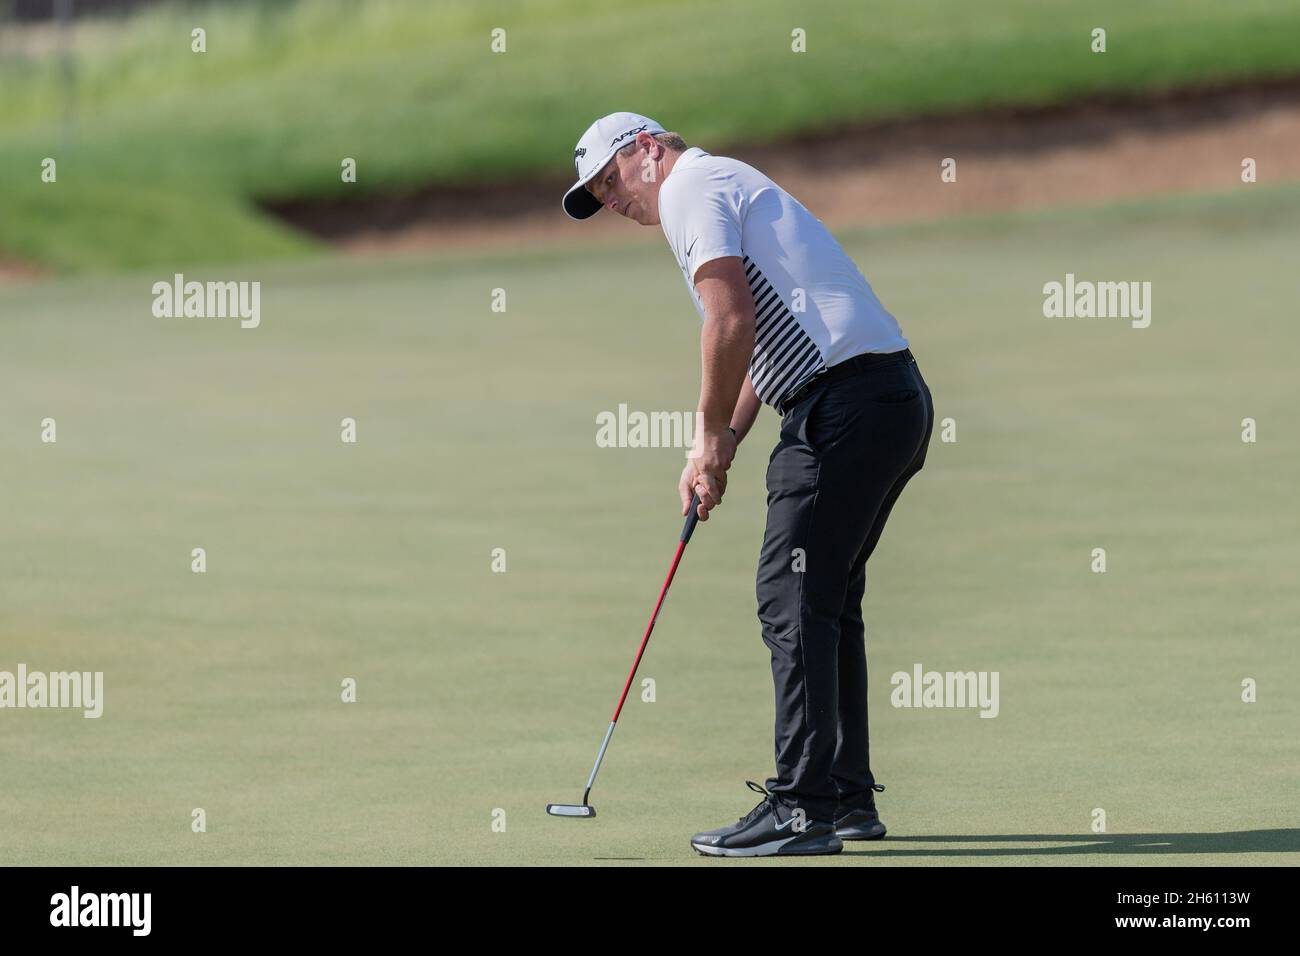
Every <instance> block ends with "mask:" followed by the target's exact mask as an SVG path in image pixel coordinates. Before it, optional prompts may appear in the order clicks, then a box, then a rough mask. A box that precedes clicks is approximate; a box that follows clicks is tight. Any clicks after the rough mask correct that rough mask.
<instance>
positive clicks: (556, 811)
mask: <svg viewBox="0 0 1300 956" xmlns="http://www.w3.org/2000/svg"><path fill="white" fill-rule="evenodd" d="M546 812H547V813H549V814H550V815H551V816H553V817H589V818H590V817H594V816H595V815H596V808H595V807H593V806H591V805H590V804H586V803H583V804H576V803H548V804H547V805H546Z"/></svg>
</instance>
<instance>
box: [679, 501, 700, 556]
mask: <svg viewBox="0 0 1300 956" xmlns="http://www.w3.org/2000/svg"><path fill="white" fill-rule="evenodd" d="M699 507H700V493H699V492H698V491H697V492H696V493H695V496H694V497H693V498H691V509H690V511H689V512H687V514H686V524H684V525H682V536H681V539H680V540H681V542H682V544H685V543H686V542H687V541H690V540H691V535H692V534H693V533H694V532H695V526H696V525H697V524H699V523H700V513H699V511H698V510H696V509H698V508H699Z"/></svg>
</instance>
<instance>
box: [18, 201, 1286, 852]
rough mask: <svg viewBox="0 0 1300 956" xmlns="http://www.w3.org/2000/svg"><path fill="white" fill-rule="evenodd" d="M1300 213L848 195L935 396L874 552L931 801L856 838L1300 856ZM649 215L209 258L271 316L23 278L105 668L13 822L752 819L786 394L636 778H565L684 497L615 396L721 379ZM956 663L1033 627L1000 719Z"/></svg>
mask: <svg viewBox="0 0 1300 956" xmlns="http://www.w3.org/2000/svg"><path fill="white" fill-rule="evenodd" d="M1298 222H1300V192H1297V191H1296V190H1295V189H1271V190H1268V189H1265V188H1264V187H1255V186H1249V187H1247V186H1243V187H1240V190H1239V191H1238V192H1236V193H1232V194H1228V195H1225V196H1219V197H1208V198H1202V199H1194V200H1180V201H1171V202H1160V203H1146V204H1139V205H1132V206H1126V207H1114V208H1109V209H1106V210H1100V211H1094V212H1078V211H1061V212H1054V213H1051V214H1037V215H1033V216H1021V217H1014V218H1000V219H988V220H976V221H971V222H966V223H958V224H946V225H943V226H933V227H912V228H908V229H898V230H883V229H882V230H869V231H861V232H857V233H847V234H844V236H843V238H844V240H845V244H846V246H847V248H848V249H849V251H850V252H851V253H852V254H853V255H854V256H855V258H856V259H857V261H858V262H859V263H860V265H861V266H862V268H863V270H864V272H865V273H866V275H867V277H868V278H869V279H870V280H871V281H872V283H873V285H874V286H875V288H876V290H877V292H878V293H879V295H880V296H881V298H882V300H883V301H884V303H885V304H886V306H887V307H889V308H890V309H891V310H892V311H893V312H894V313H895V314H896V315H897V316H898V318H899V320H900V322H901V323H902V325H903V329H904V332H905V333H906V334H907V335H908V336H909V337H910V339H911V345H912V349H913V351H914V353H915V354H916V355H917V357H918V361H919V364H920V366H921V368H922V370H923V372H924V374H925V375H926V377H927V379H928V380H929V383H930V386H931V388H932V390H933V393H934V398H935V403H936V417H937V418H938V419H939V420H940V425H937V426H936V434H935V436H934V441H933V443H932V446H931V449H930V454H929V461H928V463H927V466H926V468H925V470H924V471H923V472H921V474H920V475H919V476H918V477H917V478H916V479H914V481H913V483H912V484H911V485H910V486H909V488H908V490H907V492H906V493H905V495H904V496H903V498H902V500H901V503H900V504H899V506H898V508H897V509H896V510H895V513H894V516H893V518H892V519H891V522H890V525H889V527H888V529H887V530H886V533H885V536H884V538H883V540H882V542H881V545H880V547H879V549H878V551H877V553H876V555H875V557H874V558H873V560H872V563H871V564H870V565H869V566H868V590H867V599H866V604H865V610H866V618H867V622H868V637H867V640H868V660H869V664H870V668H871V675H870V687H871V697H872V704H871V708H872V709H871V718H872V740H873V751H872V753H873V770H874V771H875V774H876V777H877V779H878V780H879V781H880V782H881V783H884V784H885V785H886V787H887V790H886V791H885V792H884V793H883V794H880V795H878V797H877V801H878V805H879V807H880V811H881V816H882V818H883V819H884V821H885V822H886V824H887V825H888V826H889V829H890V834H889V836H888V837H887V838H886V839H885V840H884V841H881V842H874V843H866V844H849V845H848V847H847V849H846V852H845V853H843V854H841V855H839V856H836V857H829V858H824V859H823V860H822V861H820V862H819V863H818V865H854V864H866V865H883V864H923V865H930V864H951V863H957V864H979V865H1008V864H1009V865H1022V864H1045V865H1085V866H1086V865H1115V864H1118V865H1149V864H1192V865H1205V866H1210V865H1216V866H1222V865H1247V864H1248V865H1282V864H1287V865H1295V864H1297V863H1300V829H1297V828H1296V824H1295V799H1294V797H1295V793H1296V788H1297V783H1298V782H1300V779H1298V778H1300V742H1298V738H1297V735H1296V732H1295V731H1296V728H1297V726H1300V698H1298V697H1297V694H1296V690H1295V688H1296V687H1297V686H1298V685H1300V652H1298V651H1297V645H1296V640H1295V622H1296V620H1297V619H1298V618H1300V596H1298V595H1297V591H1296V588H1295V567H1296V564H1297V558H1298V557H1300V555H1298V553H1297V543H1296V530H1297V529H1296V508H1295V492H1294V486H1295V476H1296V475H1297V473H1300V445H1298V443H1297V436H1296V426H1295V415H1294V410H1293V408H1292V405H1293V399H1294V381H1295V372H1294V364H1295V357H1296V354H1297V347H1298V346H1300V331H1298V330H1297V325H1296V320H1295V301H1296V293H1297V273H1296V270H1295V267H1294V260H1295V252H1296V249H1297V244H1298V242H1300V226H1297V223H1298ZM628 236H629V240H628V242H627V243H626V244H609V245H604V246H599V245H593V246H591V247H586V248H552V249H549V250H545V251H532V252H519V253H516V254H499V255H493V256H490V257H479V258H470V257H461V258H449V259H443V260H441V261H438V260H434V259H432V258H428V257H421V256H414V255H408V256H405V257H399V258H391V259H386V260H377V259H353V260H339V259H328V260H310V261H306V262H296V263H279V264H275V265H268V266H262V265H247V266H244V267H229V268H224V269H222V270H220V271H210V272H206V273H202V274H200V273H198V272H194V273H192V274H191V273H187V274H186V277H187V278H192V279H199V280H206V279H222V280H257V281H260V282H262V298H261V312H262V315H261V325H260V327H259V328H256V329H240V328H239V326H238V322H237V320H234V319H199V318H161V319H160V318H155V317H154V316H153V315H152V314H151V311H150V306H151V302H152V294H151V292H150V287H151V285H152V284H153V283H154V282H155V281H159V280H168V279H170V274H169V273H166V272H160V273H158V274H154V273H148V274H143V273H136V274H134V275H130V276H124V277H115V278H104V279H89V278H87V279H80V280H69V281H63V282H58V283H49V284H39V285H32V286H20V287H8V288H0V329H2V331H3V341H4V348H3V350H2V351H0V410H2V411H0V473H2V474H3V476H4V487H5V490H6V494H5V499H6V500H5V505H4V508H3V509H2V510H0V541H3V542H4V547H3V548H0V572H3V573H0V582H2V583H0V671H14V670H15V669H16V668H17V665H18V664H19V663H22V664H25V665H26V666H27V668H28V669H30V670H40V671H63V670H78V671H102V672H103V673H104V683H105V688H104V702H103V707H104V712H103V715H102V716H101V717H100V718H98V719H85V718H83V717H82V715H81V713H80V711H72V710H53V709H46V710H33V709H22V710H17V709H15V710H10V709H4V710H0V767H2V768H3V772H0V805H2V806H4V807H5V813H4V814H2V815H0V860H3V862H5V863H9V864H85V865H109V864H114V865H117V864H128V865H130V864H181V865H187V864H249V863H266V864H391V863H397V864H424V863H459V864H472V863H481V864H490V865H498V864H500V865H517V864H518V865H533V864H553V863H558V864H589V863H593V862H597V863H604V862H611V863H623V862H626V861H645V862H648V863H660V864H663V863H670V864H676V863H692V862H696V861H700V862H702V863H705V865H712V866H726V865H728V864H727V863H726V862H718V861H704V860H703V859H702V858H699V857H697V856H696V855H695V853H694V852H693V851H692V850H691V849H690V848H689V846H688V841H689V838H690V836H691V834H692V833H694V832H696V831H698V830H702V829H707V828H713V827H717V826H720V825H722V824H724V823H727V822H730V821H733V820H735V819H736V818H738V817H740V816H741V815H742V814H743V813H745V812H746V811H747V810H749V808H750V807H751V806H753V804H754V802H755V801H756V799H757V796H756V795H755V794H752V793H751V792H750V791H749V790H747V789H746V788H745V786H744V781H745V780H746V779H753V780H756V781H759V782H761V781H762V780H763V779H764V778H765V777H766V776H767V775H768V774H770V773H771V772H772V756H773V754H772V721H773V700H772V696H773V695H772V687H771V677H770V671H769V663H768V654H767V650H766V648H765V647H764V645H763V643H762V640H761V638H760V634H759V628H758V623H757V618H756V610H755V599H754V580H753V579H754V571H755V564H756V561H757V556H758V548H759V543H760V540H761V536H762V528H763V514H764V490H763V472H764V467H765V465H766V461H767V456H768V454H769V452H770V450H771V448H772V445H773V443H774V441H775V438H776V429H777V419H776V418H775V416H774V415H773V413H772V412H771V410H770V409H765V410H764V411H763V413H762V415H761V416H760V418H759V422H758V424H757V426H756V429H755V431H754V432H753V433H752V434H751V436H750V437H749V439H748V440H747V441H746V442H745V443H744V444H743V445H742V446H741V449H740V454H739V456H738V458H737V460H736V463H735V465H734V467H733V469H732V472H731V481H730V485H729V488H728V492H727V497H726V500H725V501H724V503H723V505H722V507H721V508H720V509H719V510H718V511H717V512H715V513H714V515H713V518H712V519H711V520H710V521H708V522H707V523H705V524H702V525H701V526H700V528H699V530H698V531H697V532H696V535H695V537H694V538H693V540H692V542H691V544H690V545H689V547H688V548H687V550H686V555H685V558H684V559H683V563H682V566H681V569H680V571H679V572H678V576H677V579H676V581H675V583H674V585H673V588H672V590H671V592H670V593H669V596H668V600H667V602H666V603H665V607H664V610H663V612H662V613H661V615H660V618H659V622H658V625H657V627H656V631H655V635H654V637H653V639H652V641H651V644H650V647H649V650H648V651H647V654H646V658H645V660H644V662H643V664H642V668H641V671H640V674H639V680H638V684H637V685H636V686H634V688H633V692H632V694H631V695H630V697H629V702H628V704H627V707H626V708H625V710H624V713H623V716H622V719H621V720H620V724H619V728H618V730H617V731H616V733H615V735H614V739H613V743H612V744H611V747H610V750H609V753H608V755H607V757H606V759H605V762H604V765H603V767H602V769H601V773H600V777H599V778H598V780H597V783H596V787H595V790H594V792H593V795H592V802H593V804H594V805H595V806H596V807H597V808H598V811H599V816H598V817H597V818H596V819H594V820H563V819H557V818H554V817H549V816H547V815H546V813H545V806H546V804H547V803H548V802H563V803H569V802H577V801H579V800H580V799H581V797H582V790H583V785H584V783H585V781H586V779H587V775H588V773H589V772H590V769H591V763H592V761H593V760H594V758H595V754H596V749H597V747H598V746H599V744H600V741H601V737H602V735H603V734H604V732H605V729H606V726H607V724H608V721H609V718H610V714H611V712H612V710H613V706H614V703H615V700H616V698H617V695H618V692H619V690H620V689H621V687H622V684H623V681H624V679H625V677H626V673H627V669H628V667H629V666H630V664H631V661H632V658H633V656H634V654H635V652H636V648H637V644H638V642H639V640H640V638H641V634H642V631H643V629H644V627H645V623H646V620H647V618H648V616H649V613H650V610H651V608H652V606H653V603H654V599H655V597H656V595H657V593H658V589H659V586H660V584H661V583H662V580H663V576H664V573H665V571H666V569H667V565H668V562H669V560H670V559H671V557H672V553H673V549H674V547H675V543H676V539H677V534H678V532H679V530H680V527H681V518H680V516H679V513H678V512H679V510H680V509H679V506H678V503H677V497H676V481H677V476H678V473H679V472H680V470H681V466H682V464H683V461H684V458H683V455H684V452H683V451H682V450H681V449H674V448H657V449H656V448H601V447H598V446H597V443H596V416H597V415H598V413H600V412H602V411H613V412H617V410H618V407H619V405H620V403H625V404H626V405H627V406H628V408H629V409H631V410H645V411H652V410H664V411H673V410H676V411H687V412H689V411H690V410H692V409H693V408H694V404H695V400H696V397H697V393H698V375H699V371H698V369H699V357H698V332H699V324H698V319H697V317H696V315H695V312H694V309H693V308H692V307H691V304H690V301H689V299H688V297H687V296H686V294H685V290H684V289H683V287H682V280H681V276H680V272H679V271H678V270H677V269H676V267H675V266H674V263H673V261H672V258H671V256H670V254H669V252H668V250H667V248H666V246H665V245H664V243H663V241H662V236H660V235H659V234H658V233H657V231H652V230H648V229H647V230H644V231H643V232H637V231H636V227H634V226H632V225H631V224H629V225H628ZM1067 273H1072V274H1074V275H1075V276H1076V277H1077V278H1078V279H1088V280H1098V281H1102V280H1110V281H1129V280H1135V281H1149V282H1151V283H1152V299H1151V302H1152V309H1153V311H1152V317H1151V324H1150V327H1149V328H1146V329H1134V328H1132V327H1131V326H1130V323H1129V321H1128V320H1125V319H1095V318H1094V319H1048V318H1044V316H1043V313H1042V305H1043V291H1042V289H1043V285H1044V283H1047V282H1050V281H1063V280H1064V278H1065V276H1066V274H1067ZM498 288H500V289H504V290H505V291H506V311H504V312H494V311H492V309H491V305H492V301H493V298H492V297H493V290H494V289H498ZM47 417H48V418H53V419H55V421H56V423H57V442H56V443H54V444H45V443H42V442H41V441H40V434H41V422H42V419H45V418H47ZM345 417H351V418H354V419H355V420H356V422H357V437H358V440H357V442H356V443H355V444H345V443H343V442H342V441H341V440H340V421H341V419H343V418H345ZM1246 417H1251V418H1254V419H1255V420H1256V421H1257V423H1258V441H1257V442H1255V443H1253V444H1247V443H1243V442H1242V441H1241V421H1242V419H1243V418H1246ZM946 418H951V419H954V420H955V423H956V437H957V440H956V442H955V443H945V442H942V441H941V440H940V437H941V436H940V433H939V430H940V428H941V427H942V420H943V419H946ZM199 547H202V548H204V549H206V555H207V571H206V573H203V574H195V573H192V571H191V551H192V549H194V548H199ZM1098 547H1101V548H1105V549H1106V554H1107V566H1108V569H1107V571H1106V573H1104V574H1096V573H1093V572H1092V570H1091V568H1090V565H1091V563H1092V549H1094V548H1098ZM498 548H500V549H504V553H505V563H506V564H505V567H506V570H505V572H504V573H494V571H493V553H494V549H498ZM917 664H920V665H921V666H922V667H923V668H924V669H925V670H936V671H972V670H973V671H997V672H998V673H999V675H1000V683H999V686H1000V700H999V710H998V714H997V716H996V717H995V718H991V719H986V718H981V717H979V716H978V714H977V712H976V711H975V710H974V709H970V708H966V709H928V708H913V709H906V708H895V707H892V706H891V705H890V691H891V687H890V675H892V674H893V673H895V672H898V671H903V672H908V673H910V672H911V671H912V669H913V668H914V666H915V665H917ZM348 678H352V679H355V681H356V688H357V690H356V694H357V700H356V702H355V703H344V702H342V701H341V700H340V694H341V684H342V682H343V681H344V680H346V679H348ZM644 678H652V679H653V680H654V682H655V684H654V696H655V700H654V702H652V703H651V702H644V701H643V700H642V699H641V696H642V688H641V685H640V679H644ZM1246 679H1253V680H1254V681H1256V682H1257V684H1258V700H1257V702H1255V703H1243V702H1242V700H1241V695H1242V682H1243V680H1246ZM195 808H202V809H203V811H204V812H205V813H206V823H207V832H205V833H195V832H192V830H191V819H192V813H193V811H194V810H195ZM1098 808H1100V809H1101V810H1104V812H1105V815H1106V829H1105V832H1101V833H1099V832H1094V831H1093V830H1092V826H1091V824H1092V821H1093V819H1094V811H1096V810H1097V809H1098ZM494 820H496V821H503V822H504V829H503V830H502V829H501V827H500V823H499V822H498V825H497V827H496V828H495V829H494ZM762 862H763V865H772V864H773V862H774V861H771V860H767V861H762Z"/></svg>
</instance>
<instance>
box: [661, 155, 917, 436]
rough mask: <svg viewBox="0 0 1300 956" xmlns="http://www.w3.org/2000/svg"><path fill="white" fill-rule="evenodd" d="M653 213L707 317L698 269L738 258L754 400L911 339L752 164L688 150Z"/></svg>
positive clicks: (819, 230) (829, 242) (822, 230)
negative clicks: (746, 300) (749, 317)
mask: <svg viewBox="0 0 1300 956" xmlns="http://www.w3.org/2000/svg"><path fill="white" fill-rule="evenodd" d="M659 221H660V224H661V225H662V226H663V230H664V235H665V236H666V237H667V238H668V244H669V245H670V246H671V247H672V250H673V255H674V256H676V257H677V264H678V265H679V266H680V267H681V270H682V275H683V276H684V277H685V279H686V287H687V288H688V289H690V292H691V298H693V299H694V300H695V308H696V309H697V310H698V311H699V313H700V318H701V319H703V318H704V303H703V302H702V301H701V300H700V295H699V292H697V291H696V289H695V271H696V270H697V269H698V268H699V267H700V266H702V265H703V264H704V263H706V262H708V261H710V260H711V259H718V258H721V257H724V256H740V257H741V259H742V260H743V264H744V267H745V275H746V276H747V277H748V278H749V288H750V291H751V292H752V293H753V296H754V317H755V321H756V328H755V341H754V354H753V357H752V358H751V359H750V362H749V378H750V381H751V383H752V384H753V386H754V392H755V394H757V395H758V397H759V400H760V401H762V402H763V403H764V404H766V405H771V406H772V407H773V408H775V409H776V410H777V411H778V412H780V413H781V414H784V413H785V409H784V408H783V407H782V402H783V401H784V400H785V399H787V398H788V397H789V396H791V395H792V394H793V393H794V392H796V391H798V389H799V388H800V387H801V386H802V385H804V384H805V383H806V382H807V381H808V380H809V379H810V378H812V377H813V376H815V375H817V374H818V373H819V372H822V371H825V370H826V369H828V368H830V367H832V366H834V365H838V364H839V363H840V362H843V361H845V360H846V359H850V358H853V356H855V355H860V354H862V353H863V352H898V351H900V350H902V349H905V348H907V339H905V338H904V337H903V333H902V330H901V329H899V327H898V322H896V321H895V320H894V317H893V316H892V315H890V314H889V313H888V312H887V311H885V307H884V306H883V305H881V304H880V300H879V299H877V298H876V294H875V293H874V292H873V291H872V290H871V285H870V284H869V283H868V282H867V280H866V278H865V277H864V276H863V275H862V273H861V272H859V271H858V267H857V266H856V265H854V263H853V260H852V259H850V258H849V257H848V254H847V253H845V251H844V249H843V248H842V247H841V246H840V244H839V243H838V242H836V241H835V237H834V236H832V235H831V234H830V232H829V231H828V230H827V229H826V227H825V226H823V225H822V223H821V221H820V220H819V219H817V217H815V216H814V215H813V214H812V213H810V212H809V211H808V210H807V209H805V208H804V206H803V205H802V204H801V203H800V202H799V201H798V200H797V199H795V198H794V197H793V196H791V195H790V194H789V193H788V192H786V191H785V190H784V189H782V188H781V187H780V186H778V185H777V184H776V183H774V182H772V180H770V179H768V178H767V177H766V176H764V175H763V174H762V173H760V172H759V171H758V170H757V169H755V168H754V167H753V166H749V165H747V164H745V163H742V162H740V161H739V160H735V159H728V158H727V157H725V156H713V155H711V154H709V153H706V152H705V151H704V150H702V149H700V148H699V147H698V146H697V147H693V148H691V149H688V150H686V151H685V152H684V153H682V155H681V156H680V157H678V159H677V163H676V165H674V166H673V168H672V171H671V172H670V173H669V174H668V177H667V178H666V179H665V180H664V182H663V185H662V186H661V187H660V189H659Z"/></svg>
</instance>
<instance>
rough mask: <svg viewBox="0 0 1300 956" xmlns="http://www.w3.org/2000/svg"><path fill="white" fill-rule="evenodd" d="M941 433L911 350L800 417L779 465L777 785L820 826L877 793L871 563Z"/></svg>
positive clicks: (787, 435) (760, 588) (772, 463)
mask: <svg viewBox="0 0 1300 956" xmlns="http://www.w3.org/2000/svg"><path fill="white" fill-rule="evenodd" d="M933 425H934V402H933V399H932V398H931V396H930V389H929V387H928V386H927V385H926V383H925V380H924V379H923V378H922V377H921V371H920V369H919V368H917V366H916V362H915V360H912V359H909V358H905V357H902V353H900V358H899V359H898V360H897V361H889V362H886V363H885V364H880V365H875V366H873V367H871V368H868V369H866V370H865V371H862V372H859V373H857V374H855V375H853V376H851V377H847V378H843V379H840V380H839V381H833V382H829V383H824V384H822V385H820V386H818V387H817V388H816V389H815V390H814V391H813V392H812V393H811V394H809V395H808V396H807V397H805V398H804V399H803V400H802V401H801V402H799V403H798V404H796V405H795V406H794V407H793V408H791V409H789V410H788V412H787V413H786V415H785V417H784V418H783V419H782V420H781V440H780V442H779V443H778V444H777V446H776V448H775V449H773V451H772V456H771V458H770V459H769V461H768V467H767V529H766V532H765V534H764V537H763V549H762V554H761V557H760V560H759V567H758V580H757V596H758V618H759V622H760V624H761V625H762V634H763V642H764V643H765V644H766V645H767V646H768V649H769V650H770V651H771V653H772V680H773V682H774V684H775V686H776V776H775V777H771V778H769V779H768V781H767V789H768V790H769V791H772V792H773V793H775V794H777V795H778V799H779V800H781V801H782V802H784V803H786V804H788V805H791V806H798V807H801V808H802V809H803V811H804V813H805V815H806V816H807V818H808V819H810V820H829V819H832V818H833V816H834V815H835V814H836V813H837V812H838V813H845V812H848V811H849V810H853V809H857V808H859V807H862V806H864V805H866V803H867V801H868V800H869V798H870V797H871V790H870V788H871V786H872V784H873V783H875V778H874V777H873V776H872V773H871V762H870V754H869V745H868V734H867V657H866V643H865V635H864V627H863V622H862V596H863V594H864V592H865V590H866V564H867V559H868V558H870V557H871V553H872V551H873V550H875V547H876V543H877V542H878V541H879V540H880V534H881V532H882V531H883V530H884V527H885V521H886V520H887V519H888V518H889V513H890V510H891V509H892V508H893V506H894V502H895V501H897V500H898V496H899V494H900V493H901V492H902V490H903V487H904V486H905V485H906V484H907V482H908V479H910V478H911V477H912V476H913V475H914V474H916V473H917V472H918V471H920V469H921V467H922V465H924V463H925V453H926V449H927V447H928V446H929V443H930V432H931V430H932V428H933Z"/></svg>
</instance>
